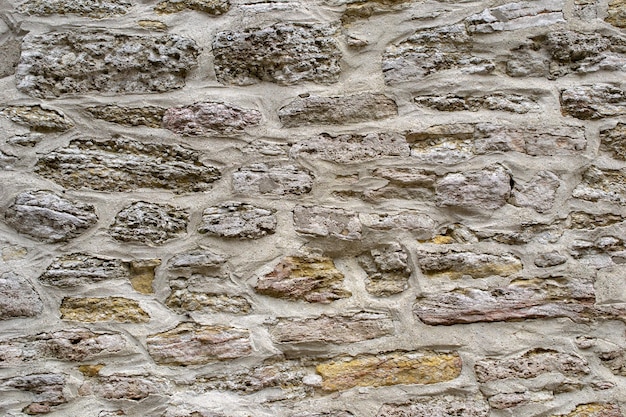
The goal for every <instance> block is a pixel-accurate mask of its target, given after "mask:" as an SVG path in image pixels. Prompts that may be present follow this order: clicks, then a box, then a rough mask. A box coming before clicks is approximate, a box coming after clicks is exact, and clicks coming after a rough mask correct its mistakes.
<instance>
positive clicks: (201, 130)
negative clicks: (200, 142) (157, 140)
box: [163, 102, 261, 136]
mask: <svg viewBox="0 0 626 417" xmlns="http://www.w3.org/2000/svg"><path fill="white" fill-rule="evenodd" d="M260 122H261V113H260V112H259V111H258V110H252V109H243V108H240V107H235V106H232V105H230V104H224V103H217V102H205V103H195V104H192V105H190V106H182V107H171V108H169V109H167V111H166V112H165V114H164V115H163V127H164V128H166V129H169V130H171V131H172V132H176V133H179V134H181V135H187V136H203V135H209V134H212V133H236V132H242V131H243V130H244V129H246V128H248V127H252V126H256V125H258V124H259V123H260Z"/></svg>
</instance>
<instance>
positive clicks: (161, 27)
mask: <svg viewBox="0 0 626 417" xmlns="http://www.w3.org/2000/svg"><path fill="white" fill-rule="evenodd" d="M137 24H138V25H139V26H141V27H142V28H145V29H148V30H156V31H160V32H164V31H166V30H167V29H169V27H168V26H167V25H166V24H165V23H163V22H161V21H160V20H152V19H142V20H138V21H137Z"/></svg>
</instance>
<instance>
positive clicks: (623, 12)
mask: <svg viewBox="0 0 626 417" xmlns="http://www.w3.org/2000/svg"><path fill="white" fill-rule="evenodd" d="M605 20H606V21H607V22H609V23H610V24H612V25H613V26H617V27H618V28H626V1H624V0H612V1H611V2H609V9H608V16H607V17H606V19H605Z"/></svg>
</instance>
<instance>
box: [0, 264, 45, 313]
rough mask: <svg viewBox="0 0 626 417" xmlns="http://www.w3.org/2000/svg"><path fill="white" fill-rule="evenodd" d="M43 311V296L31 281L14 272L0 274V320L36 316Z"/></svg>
mask: <svg viewBox="0 0 626 417" xmlns="http://www.w3.org/2000/svg"><path fill="white" fill-rule="evenodd" d="M42 311H43V303H42V302H41V298H39V295H38V294H37V292H36V291H35V289H34V288H33V286H32V285H31V283H30V282H28V281H27V280H26V279H25V278H22V277H20V276H19V275H16V274H15V273H13V272H5V273H3V274H2V275H0V320H7V319H12V318H16V317H34V316H37V315H39V314H40V313H41V312H42Z"/></svg>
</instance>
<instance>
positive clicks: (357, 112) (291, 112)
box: [278, 93, 398, 127]
mask: <svg viewBox="0 0 626 417" xmlns="http://www.w3.org/2000/svg"><path fill="white" fill-rule="evenodd" d="M397 115H398V105H397V104H396V102H395V101H394V100H393V99H391V98H389V97H387V96H386V95H384V94H375V93H358V94H350V95H346V96H337V97H322V96H307V97H299V98H297V99H295V100H294V101H292V102H291V103H289V104H287V105H286V106H284V107H281V108H280V110H278V117H279V118H280V121H281V122H282V124H283V126H284V127H297V126H307V125H315V124H321V125H334V124H346V123H359V122H367V121H371V120H379V119H385V118H388V117H393V116H397Z"/></svg>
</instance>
